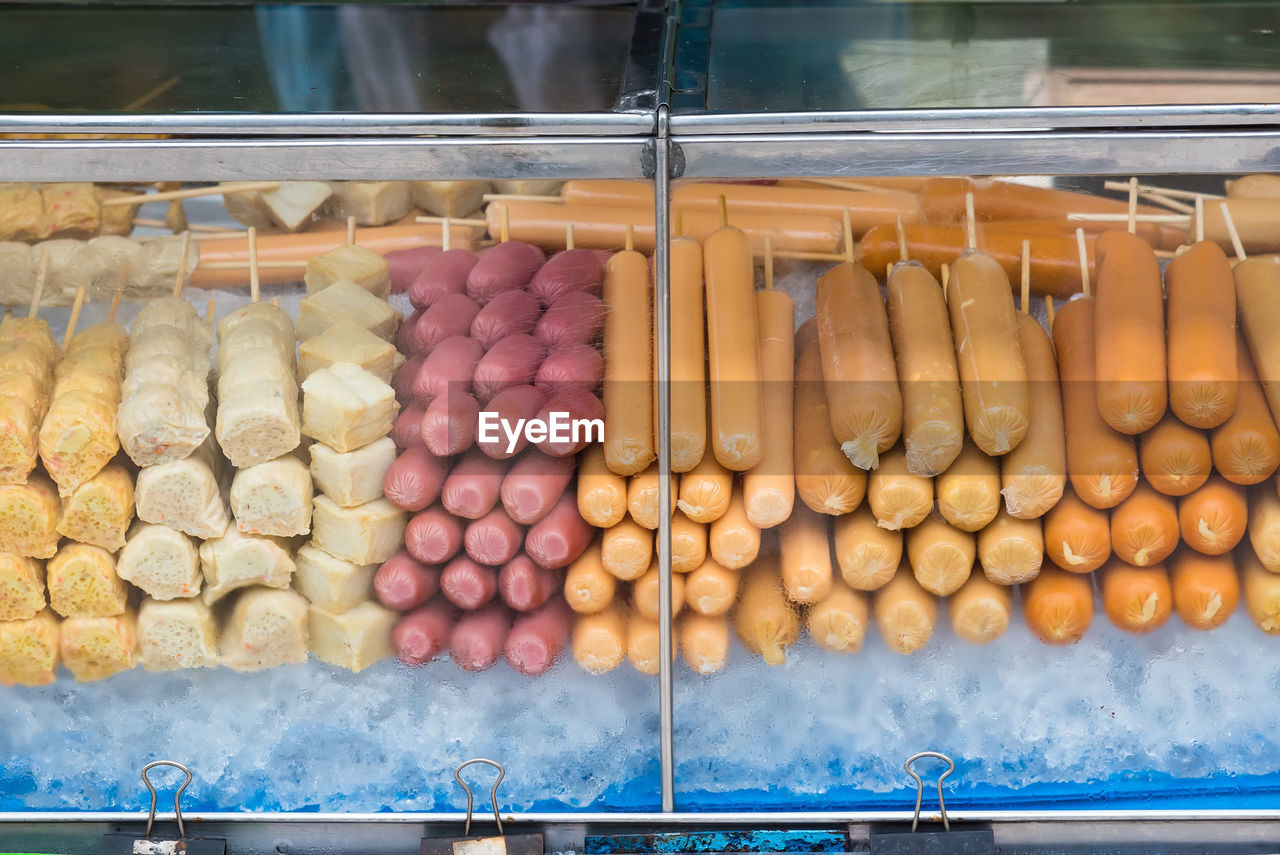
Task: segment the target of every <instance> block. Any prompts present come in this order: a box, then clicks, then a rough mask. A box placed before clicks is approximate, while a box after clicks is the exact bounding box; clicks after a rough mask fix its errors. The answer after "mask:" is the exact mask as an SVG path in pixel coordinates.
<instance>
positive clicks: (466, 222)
mask: <svg viewBox="0 0 1280 855" xmlns="http://www.w3.org/2000/svg"><path fill="white" fill-rule="evenodd" d="M445 220H448V221H449V222H451V223H453V224H454V225H455V226H488V225H489V221H488V220H481V219H477V218H472V219H467V218H466V217H427V216H421V217H414V218H413V221H414V222H415V223H419V224H421V225H439V224H440V223H443V222H444V221H445Z"/></svg>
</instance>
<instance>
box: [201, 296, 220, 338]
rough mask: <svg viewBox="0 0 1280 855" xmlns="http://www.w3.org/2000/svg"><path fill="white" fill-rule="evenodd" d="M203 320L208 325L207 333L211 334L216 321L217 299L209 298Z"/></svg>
mask: <svg viewBox="0 0 1280 855" xmlns="http://www.w3.org/2000/svg"><path fill="white" fill-rule="evenodd" d="M204 321H205V323H206V324H208V326H209V334H210V335H213V330H214V328H215V326H216V325H217V321H218V301H217V300H215V299H212V298H210V300H209V306H208V308H207V309H205V313H204Z"/></svg>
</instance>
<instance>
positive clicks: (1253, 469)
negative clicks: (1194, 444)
mask: <svg viewBox="0 0 1280 855" xmlns="http://www.w3.org/2000/svg"><path fill="white" fill-rule="evenodd" d="M1236 376H1237V377H1238V378H1239V379H1238V382H1237V384H1236V409H1235V412H1234V413H1232V414H1231V416H1230V417H1229V418H1228V419H1227V420H1226V421H1225V422H1223V423H1222V424H1221V425H1220V426H1218V427H1216V428H1214V430H1213V433H1212V434H1211V435H1210V438H1209V446H1210V449H1211V450H1212V452H1213V466H1214V468H1215V469H1217V470H1218V472H1219V473H1220V474H1221V475H1222V477H1223V478H1226V479H1227V480H1228V481H1230V482H1231V483H1233V484H1244V485H1249V484H1257V483H1259V482H1260V481H1264V480H1266V479H1267V478H1270V477H1271V475H1272V474H1273V473H1274V472H1275V471H1276V467H1277V466H1280V432H1278V431H1277V430H1276V425H1275V422H1273V421H1272V420H1271V412H1270V410H1268V409H1267V399H1266V398H1265V397H1264V396H1263V394H1262V387H1261V386H1260V385H1258V375H1257V373H1256V372H1255V371H1254V370H1253V360H1252V359H1250V357H1249V349H1248V347H1247V346H1246V345H1245V343H1244V338H1243V337H1239V336H1238V337H1237V343H1236Z"/></svg>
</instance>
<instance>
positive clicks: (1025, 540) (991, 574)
mask: <svg viewBox="0 0 1280 855" xmlns="http://www.w3.org/2000/svg"><path fill="white" fill-rule="evenodd" d="M978 562H979V563H980V564H981V565H982V572H983V574H985V575H986V577H987V578H988V579H990V580H991V581H992V582H995V583H996V584H997V585H1018V584H1021V583H1023V582H1029V581H1030V580H1032V579H1034V578H1035V577H1036V576H1037V575H1039V573H1040V568H1041V567H1042V566H1043V565H1044V533H1043V530H1042V528H1041V524H1040V520H1038V519H1032V520H1022V519H1018V518H1017V517H1013V516H1010V515H1009V514H1008V512H1006V511H1003V510H1002V511H1001V512H1000V515H999V516H997V517H996V518H995V521H994V522H992V523H991V525H989V526H987V527H986V528H984V529H983V530H982V531H980V532H978Z"/></svg>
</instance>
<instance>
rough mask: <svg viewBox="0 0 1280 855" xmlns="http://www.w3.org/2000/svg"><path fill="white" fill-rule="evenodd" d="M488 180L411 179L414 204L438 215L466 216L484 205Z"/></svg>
mask: <svg viewBox="0 0 1280 855" xmlns="http://www.w3.org/2000/svg"><path fill="white" fill-rule="evenodd" d="M492 187H493V185H492V184H490V183H489V182H488V181H410V182H409V190H410V193H411V194H412V196H413V204H415V205H417V206H418V207H419V208H421V209H422V210H424V211H426V212H427V213H428V214H435V215H436V216H437V217H465V216H467V215H468V214H470V213H472V212H473V211H478V210H479V209H480V208H482V207H484V194H486V193H488V192H490V190H491V188H492Z"/></svg>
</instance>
